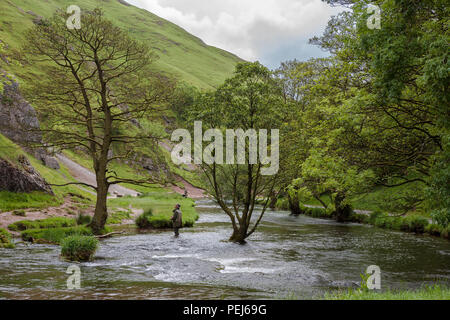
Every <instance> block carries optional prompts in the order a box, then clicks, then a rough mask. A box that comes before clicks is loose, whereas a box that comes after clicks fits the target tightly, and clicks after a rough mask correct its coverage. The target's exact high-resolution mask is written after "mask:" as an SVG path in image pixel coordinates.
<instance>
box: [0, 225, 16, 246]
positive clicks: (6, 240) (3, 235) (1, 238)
mask: <svg viewBox="0 0 450 320" xmlns="http://www.w3.org/2000/svg"><path fill="white" fill-rule="evenodd" d="M14 247H15V245H14V243H12V236H11V234H10V233H9V232H8V231H7V230H5V229H3V228H0V248H9V249H12V248H14Z"/></svg>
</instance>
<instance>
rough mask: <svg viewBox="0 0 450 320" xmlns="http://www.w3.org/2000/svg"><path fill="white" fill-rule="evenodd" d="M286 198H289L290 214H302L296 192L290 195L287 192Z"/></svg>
mask: <svg viewBox="0 0 450 320" xmlns="http://www.w3.org/2000/svg"><path fill="white" fill-rule="evenodd" d="M288 200H289V209H290V210H291V214H293V215H296V216H298V215H299V214H302V213H303V212H302V209H301V208H300V200H299V199H298V195H297V192H295V195H294V196H291V195H290V194H289V193H288Z"/></svg>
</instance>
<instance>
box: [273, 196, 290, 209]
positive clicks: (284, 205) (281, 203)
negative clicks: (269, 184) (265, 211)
mask: <svg viewBox="0 0 450 320" xmlns="http://www.w3.org/2000/svg"><path fill="white" fill-rule="evenodd" d="M275 207H276V208H278V209H281V210H289V201H288V199H286V198H279V199H278V200H277V202H276V204H275Z"/></svg>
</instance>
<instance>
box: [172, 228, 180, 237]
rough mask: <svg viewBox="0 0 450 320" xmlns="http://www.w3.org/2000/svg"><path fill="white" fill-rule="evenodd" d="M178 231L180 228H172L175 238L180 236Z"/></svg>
mask: <svg viewBox="0 0 450 320" xmlns="http://www.w3.org/2000/svg"><path fill="white" fill-rule="evenodd" d="M178 230H180V228H178V227H173V232H175V237H178V236H179V235H180V233H179V232H178Z"/></svg>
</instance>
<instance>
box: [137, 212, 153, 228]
mask: <svg viewBox="0 0 450 320" xmlns="http://www.w3.org/2000/svg"><path fill="white" fill-rule="evenodd" d="M152 216H153V212H152V209H146V210H145V211H144V213H142V214H141V215H140V216H139V217H137V218H136V221H135V223H136V225H137V226H138V228H139V229H148V228H150V227H151V224H150V221H149V218H150V217H152Z"/></svg>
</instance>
